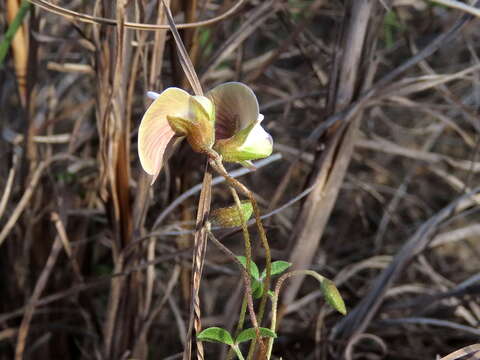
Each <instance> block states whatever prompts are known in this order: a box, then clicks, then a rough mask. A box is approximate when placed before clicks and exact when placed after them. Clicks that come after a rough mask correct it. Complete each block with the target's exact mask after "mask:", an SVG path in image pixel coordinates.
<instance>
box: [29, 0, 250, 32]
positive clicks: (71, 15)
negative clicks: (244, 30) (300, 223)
mask: <svg viewBox="0 0 480 360" xmlns="http://www.w3.org/2000/svg"><path fill="white" fill-rule="evenodd" d="M28 1H30V2H31V3H32V4H35V5H37V6H39V7H41V8H42V9H44V10H46V11H49V12H52V13H54V14H57V15H60V16H63V17H64V18H66V19H69V20H71V21H81V22H84V23H88V24H96V25H110V26H117V25H118V22H117V20H114V19H108V18H104V17H100V16H92V15H87V14H82V13H79V12H76V11H72V10H68V9H65V8H63V7H61V6H58V5H55V4H52V3H49V2H48V1H45V0H28ZM245 2H246V0H239V1H237V2H236V3H235V5H234V6H232V7H231V8H230V9H228V10H227V11H225V12H224V13H223V14H221V15H219V16H216V17H214V18H212V19H208V20H203V21H197V22H194V23H191V24H178V25H177V28H178V29H189V28H196V27H200V26H209V25H213V24H215V23H217V22H220V21H222V20H224V19H227V18H228V17H230V16H232V15H233V14H235V13H236V12H237V11H238V10H240V8H241V7H242V6H243V5H244V4H245ZM124 26H125V28H127V29H134V30H146V31H155V30H168V29H170V27H169V26H168V25H163V24H157V25H153V24H141V23H132V22H128V21H127V22H125V23H124Z"/></svg>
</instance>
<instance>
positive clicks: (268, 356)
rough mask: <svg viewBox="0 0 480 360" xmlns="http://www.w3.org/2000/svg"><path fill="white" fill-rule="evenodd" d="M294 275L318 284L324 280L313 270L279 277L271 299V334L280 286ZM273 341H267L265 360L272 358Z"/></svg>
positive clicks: (274, 325)
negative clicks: (313, 279) (306, 276)
mask: <svg viewBox="0 0 480 360" xmlns="http://www.w3.org/2000/svg"><path fill="white" fill-rule="evenodd" d="M296 275H310V276H313V277H314V278H315V279H317V280H318V282H320V283H322V281H323V280H324V279H325V278H324V277H323V276H322V275H320V274H318V273H316V272H315V271H313V270H294V271H290V272H288V273H286V274H283V275H282V276H280V278H279V279H278V281H277V284H276V285H275V292H274V296H273V299H272V323H271V325H270V330H272V331H273V332H275V331H276V327H277V308H278V295H279V294H280V290H281V288H282V285H283V283H284V282H285V280H287V279H288V278H290V277H292V276H296ZM273 340H274V339H273V338H270V339H268V350H267V357H266V358H267V359H270V357H271V356H272V349H273Z"/></svg>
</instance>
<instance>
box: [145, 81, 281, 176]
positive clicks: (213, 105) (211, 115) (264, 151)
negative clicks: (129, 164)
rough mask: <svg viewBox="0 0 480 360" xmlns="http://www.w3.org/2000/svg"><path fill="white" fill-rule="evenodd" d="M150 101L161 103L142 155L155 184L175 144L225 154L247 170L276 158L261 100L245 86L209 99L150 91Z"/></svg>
mask: <svg viewBox="0 0 480 360" xmlns="http://www.w3.org/2000/svg"><path fill="white" fill-rule="evenodd" d="M149 96H150V97H152V98H154V99H155V100H154V102H153V103H152V104H151V105H150V107H149V108H148V109H147V111H146V112H145V114H144V116H143V118H142V121H141V123H140V128H139V132H138V154H139V156H140V162H141V164H142V167H143V169H144V170H145V171H146V172H147V173H148V174H150V175H153V181H155V179H156V177H157V176H158V174H159V172H160V170H161V168H162V165H163V163H164V162H165V161H166V160H167V159H168V157H169V155H170V154H171V153H172V149H173V147H174V146H175V144H176V143H178V142H179V141H180V140H182V139H184V138H186V139H187V141H188V143H189V144H190V146H191V147H192V149H193V150H194V151H196V152H200V153H204V154H206V155H213V154H219V155H220V156H221V157H222V160H224V161H226V162H236V163H240V164H242V165H244V166H246V167H253V164H252V163H251V160H256V159H262V158H265V157H267V156H269V155H270V154H271V153H272V145H273V141H272V137H271V136H270V135H269V134H268V133H267V132H266V131H265V130H264V129H263V128H262V126H261V125H260V123H261V121H262V120H263V115H262V114H260V112H259V106H258V101H257V98H256V96H255V94H254V93H253V91H252V90H251V89H250V88H249V87H248V86H247V85H245V84H242V83H239V82H230V83H225V84H222V85H219V86H217V87H215V88H213V89H212V90H211V91H210V92H208V93H207V94H206V96H198V95H197V96H194V95H190V94H188V93H187V92H186V91H184V90H182V89H179V88H175V87H170V88H167V89H166V90H164V91H163V92H162V93H161V94H157V93H154V92H149ZM153 181H152V183H153Z"/></svg>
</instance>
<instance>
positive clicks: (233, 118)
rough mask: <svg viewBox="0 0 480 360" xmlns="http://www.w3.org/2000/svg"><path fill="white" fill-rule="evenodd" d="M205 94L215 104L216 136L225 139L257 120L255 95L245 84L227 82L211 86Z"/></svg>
mask: <svg viewBox="0 0 480 360" xmlns="http://www.w3.org/2000/svg"><path fill="white" fill-rule="evenodd" d="M207 96H208V97H209V98H211V99H212V101H213V103H214V104H215V116H216V120H215V130H216V138H217V139H219V140H221V139H227V138H229V137H231V136H233V135H234V134H235V133H236V132H237V131H239V130H242V129H244V128H245V127H247V126H248V125H250V124H251V123H252V122H254V121H257V119H258V116H259V108H258V101H257V97H256V96H255V94H254V93H253V91H252V89H250V88H249V87H248V86H247V85H245V84H242V83H239V82H229V83H225V84H221V85H219V86H217V87H215V88H213V89H212V90H211V91H210V92H209V93H208V94H207Z"/></svg>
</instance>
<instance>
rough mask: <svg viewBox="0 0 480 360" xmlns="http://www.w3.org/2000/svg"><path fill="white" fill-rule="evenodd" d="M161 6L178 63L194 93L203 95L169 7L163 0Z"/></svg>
mask: <svg viewBox="0 0 480 360" xmlns="http://www.w3.org/2000/svg"><path fill="white" fill-rule="evenodd" d="M162 3H163V6H164V8H165V15H166V16H167V21H168V25H169V27H170V31H171V32H172V35H173V38H174V39H175V44H176V45H177V50H178V53H179V57H178V58H179V60H180V65H182V69H183V72H184V73H185V76H186V77H187V80H188V82H189V83H190V86H191V87H192V89H193V92H194V93H195V95H203V90H202V86H201V85H200V80H199V79H198V76H197V73H196V72H195V68H194V67H193V64H192V61H191V60H190V57H189V56H188V52H187V50H186V49H185V46H184V45H183V41H182V38H181V37H180V34H179V33H178V30H177V27H176V26H175V22H174V21H173V17H172V13H171V12H170V8H169V7H168V6H167V4H165V0H162Z"/></svg>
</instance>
